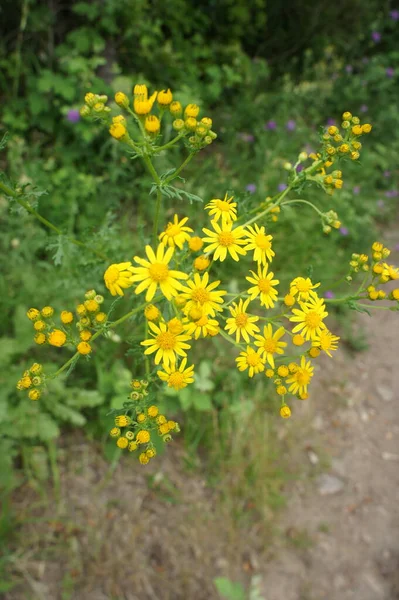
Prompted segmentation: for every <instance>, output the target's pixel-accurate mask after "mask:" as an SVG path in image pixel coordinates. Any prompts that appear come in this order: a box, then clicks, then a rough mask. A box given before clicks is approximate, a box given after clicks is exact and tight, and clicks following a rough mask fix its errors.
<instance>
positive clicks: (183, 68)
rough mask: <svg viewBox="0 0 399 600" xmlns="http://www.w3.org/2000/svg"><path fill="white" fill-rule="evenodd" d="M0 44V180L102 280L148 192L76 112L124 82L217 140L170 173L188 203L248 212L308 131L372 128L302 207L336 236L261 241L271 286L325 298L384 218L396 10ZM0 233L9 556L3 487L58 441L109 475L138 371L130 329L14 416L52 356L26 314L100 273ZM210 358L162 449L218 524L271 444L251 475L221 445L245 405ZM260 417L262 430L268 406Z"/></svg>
mask: <svg viewBox="0 0 399 600" xmlns="http://www.w3.org/2000/svg"><path fill="white" fill-rule="evenodd" d="M0 32H1V35H0V91H1V103H0V139H1V137H2V136H3V135H4V134H8V139H7V145H6V147H5V148H4V149H3V150H2V152H1V153H0V171H1V172H2V173H3V175H1V177H2V178H3V179H4V181H8V182H11V183H13V184H18V185H24V184H28V183H29V184H32V186H34V188H31V189H32V190H33V191H32V194H34V195H35V196H36V199H37V202H38V210H39V211H40V212H41V214H42V215H43V216H44V217H46V218H47V219H49V220H50V221H52V222H54V223H55V224H56V225H57V226H58V227H60V228H61V229H62V230H63V231H64V232H65V233H66V234H73V235H74V237H77V238H78V239H82V240H88V241H90V243H91V244H93V245H95V247H96V248H99V249H106V251H107V255H108V256H109V257H110V258H111V260H112V261H113V262H120V261H121V260H128V259H129V258H130V257H131V256H132V255H133V254H134V253H135V252H136V250H137V249H138V248H140V247H142V245H143V242H144V241H146V240H148V239H149V236H150V230H151V223H152V213H151V203H149V202H148V190H149V187H150V183H151V182H150V179H149V177H148V175H147V174H146V172H145V171H144V169H143V167H142V165H141V164H140V163H139V162H138V161H135V162H133V161H130V160H129V159H128V158H127V156H126V155H125V152H124V149H123V148H122V147H121V145H118V144H117V143H116V142H115V141H114V140H112V139H111V137H110V136H109V135H108V134H107V132H106V131H104V129H103V128H102V127H101V126H100V125H98V124H93V123H88V122H85V121H83V120H82V119H81V118H80V116H79V112H78V110H79V108H80V106H81V105H82V103H83V97H84V95H85V93H87V92H88V91H93V92H95V93H106V94H108V95H109V96H110V97H112V96H113V94H114V93H115V92H116V91H119V90H122V91H125V92H126V93H131V90H132V87H133V85H134V84H135V83H147V84H148V85H149V86H150V88H151V89H154V88H160V89H162V88H167V87H170V88H171V89H172V90H173V93H174V97H175V98H176V99H178V100H180V101H181V102H182V103H187V102H195V103H197V104H199V105H200V106H201V109H202V114H206V115H209V116H211V117H212V119H213V123H214V129H215V131H217V133H218V139H217V141H216V142H215V143H214V144H213V145H212V146H211V147H210V148H209V149H208V148H207V149H206V150H204V151H203V152H201V153H200V154H199V155H198V156H197V157H196V158H195V160H193V161H192V163H191V164H190V166H189V167H188V168H187V169H186V171H185V173H184V175H185V177H186V184H185V185H186V189H187V190H188V191H190V192H192V193H195V194H197V195H198V196H200V197H201V198H202V199H203V200H205V201H209V200H210V199H211V198H213V197H223V195H224V194H225V192H226V191H229V192H231V193H232V194H234V196H235V198H236V199H237V200H238V202H239V206H240V204H241V205H244V206H245V207H248V209H250V208H252V207H253V206H255V205H256V204H257V203H259V202H261V201H263V200H264V199H265V197H266V196H268V195H270V196H272V195H274V194H275V193H276V192H277V191H278V190H279V189H283V186H284V185H285V182H286V178H287V173H286V171H285V170H284V167H283V165H284V163H285V162H287V161H291V162H295V160H296V158H297V156H298V153H299V152H301V151H303V150H305V151H307V152H311V151H314V150H316V149H317V145H318V138H319V131H320V127H321V126H324V125H326V124H327V123H328V124H333V123H335V122H337V123H339V121H340V115H341V114H342V112H343V111H345V110H349V111H351V112H352V113H353V114H356V115H358V116H359V117H360V118H361V119H362V122H370V123H372V124H373V132H372V135H370V136H368V138H367V140H365V143H364V150H363V153H362V158H361V165H360V166H359V165H357V164H346V165H345V168H344V169H343V171H344V188H343V189H342V190H341V191H339V192H337V193H336V194H335V195H334V196H333V197H329V196H326V195H324V194H323V193H322V192H321V191H318V190H310V191H309V192H308V196H307V197H308V198H311V199H312V200H313V201H314V202H315V203H316V204H317V205H318V206H320V207H321V208H322V209H323V210H329V209H333V210H336V211H337V212H338V214H339V217H340V220H341V221H342V227H341V229H340V230H339V231H334V232H333V233H332V234H331V235H330V236H329V237H326V236H325V235H324V234H323V233H322V230H321V227H320V226H319V222H318V220H317V218H316V217H317V216H316V215H315V213H313V212H310V211H309V210H307V209H306V208H305V209H303V208H302V207H299V208H296V209H295V212H294V211H286V213H285V214H284V215H283V216H282V217H281V219H280V220H279V221H278V222H277V223H274V224H273V226H272V228H271V231H270V232H271V233H272V234H273V235H274V236H275V245H274V248H275V250H276V259H275V261H274V262H273V267H274V268H273V271H275V272H276V274H278V278H279V279H280V280H281V281H282V282H287V281H288V280H289V279H290V278H292V277H293V276H295V275H298V274H305V273H306V272H307V270H309V269H311V270H312V273H313V278H314V279H315V280H317V281H318V280H320V279H321V280H322V282H323V284H322V288H321V289H322V291H323V293H325V292H326V291H327V290H328V289H329V284H332V282H333V281H334V280H336V279H339V278H340V277H342V275H344V274H345V272H346V267H345V263H346V262H347V261H348V260H349V257H350V254H351V253H352V252H354V251H356V252H361V251H365V250H366V249H367V247H368V246H369V244H370V242H371V241H373V240H374V239H375V237H376V236H378V235H379V230H381V228H384V227H387V226H389V224H390V223H391V222H392V221H393V220H394V219H396V217H397V207H398V204H397V200H398V194H399V192H398V173H399V171H398V167H397V156H398V152H399V133H398V132H399V112H398V104H397V98H398V95H399V70H398V67H397V65H398V59H399V51H398V47H399V46H398V42H399V35H398V32H399V10H398V9H397V8H396V7H395V6H394V5H393V4H392V3H390V2H381V0H368V1H367V2H364V1H360V0H353V1H352V2H350V3H348V2H345V1H339V0H337V1H335V2H330V1H320V2H318V3H317V4H315V3H314V2H313V1H310V0H305V1H304V0H301V1H299V0H287V1H286V2H279V1H277V0H269V1H268V2H267V1H266V0H254V1H252V2H248V1H246V0H245V1H244V0H213V1H212V0H209V1H203V2H200V3H197V2H192V1H191V0H170V1H169V2H163V1H158V0H153V1H149V0H108V1H107V0H105V1H103V2H100V1H96V0H94V1H92V2H75V1H72V2H67V3H62V2H58V1H57V0H48V1H46V2H45V1H40V2H33V1H29V0H25V1H23V2H20V1H12V2H11V1H10V0H3V2H2V4H1V6H0ZM179 152H180V150H179V149H177V148H176V149H175V150H174V151H173V152H172V153H171V154H168V155H167V156H165V157H161V158H158V159H157V161H158V162H157V164H158V165H159V170H160V171H162V170H166V169H167V168H168V167H171V166H175V165H176V164H179V160H180V158H181V157H180V155H179ZM181 156H183V154H182V155H181ZM180 162H181V160H180ZM4 174H6V175H4ZM175 211H176V212H178V213H179V215H183V214H187V215H188V216H190V217H191V218H192V219H193V222H194V223H195V224H196V226H197V227H198V229H197V233H199V232H200V229H199V226H200V225H201V224H202V221H203V216H202V211H201V208H200V207H199V206H198V205H196V204H195V205H184V206H183V205H181V204H175V205H170V204H169V205H167V204H166V205H165V208H164V214H163V217H164V219H166V218H167V217H170V216H171V215H173V213H174V212H175ZM0 214H1V221H0V228H1V241H0V243H1V254H0V261H1V273H2V275H1V280H0V282H1V293H0V311H1V315H2V322H1V331H0V335H1V340H0V357H1V364H2V370H1V374H0V384H1V385H0V387H1V390H0V436H1V439H0V467H1V469H0V470H1V476H0V486H1V487H2V495H1V501H2V506H3V509H4V510H3V511H2V515H3V517H2V521H1V522H0V536H2V538H4V541H5V542H6V543H8V542H9V543H10V544H11V547H12V548H15V547H18V543H19V542H20V540H18V534H17V531H18V527H14V526H13V525H12V523H13V522H14V521H13V519H14V518H15V515H14V512H13V508H12V503H11V498H12V494H15V493H16V491H18V490H19V489H20V488H21V486H23V485H29V486H31V487H33V488H34V489H35V490H39V491H40V490H42V489H44V488H45V487H46V485H47V482H48V481H49V479H51V480H52V482H53V483H54V482H57V477H58V475H57V473H58V466H57V465H58V462H57V461H58V458H59V457H58V456H57V443H56V440H57V439H58V437H59V436H60V433H61V431H63V432H65V435H68V432H69V435H76V428H82V430H83V431H84V435H85V436H86V439H94V440H100V441H101V447H102V448H103V450H104V452H105V456H106V458H107V459H108V460H110V461H111V464H115V463H116V461H117V460H118V455H117V454H116V453H115V450H114V446H113V445H111V444H109V443H108V442H107V441H106V432H107V430H108V428H109V422H110V420H109V418H108V417H107V416H106V414H107V411H108V410H109V408H110V407H117V406H118V405H119V404H118V403H120V402H121V399H124V398H125V396H126V390H127V389H128V384H129V381H130V379H131V376H132V374H133V375H137V376H141V370H140V364H139V361H138V360H137V353H136V352H135V351H134V350H133V349H132V342H133V340H134V339H135V334H134V330H135V323H134V322H131V323H130V324H129V326H128V327H127V329H126V330H125V331H124V332H123V336H122V337H123V340H121V339H120V338H118V337H115V339H113V340H111V341H109V342H108V343H103V344H101V345H99V347H98V351H97V352H96V354H95V356H94V357H93V359H92V360H91V362H90V364H87V363H86V362H83V361H81V363H79V365H78V367H77V368H76V369H75V370H74V371H73V373H72V374H71V376H70V377H69V378H68V380H65V379H64V380H57V382H56V384H54V385H53V388H52V392H51V396H50V397H48V398H47V400H43V402H42V401H41V402H40V403H37V404H33V403H31V402H30V401H29V400H27V399H26V398H24V399H21V397H20V396H19V395H18V393H17V392H16V390H15V382H16V381H17V379H18V378H19V377H20V374H21V372H22V371H23V370H24V369H25V368H26V367H27V365H28V363H30V362H33V360H37V361H38V362H45V363H46V364H48V365H49V366H50V365H51V364H52V365H54V364H61V360H62V359H60V353H59V352H58V351H57V350H56V349H50V348H47V349H46V350H43V349H40V348H38V347H34V344H33V341H32V333H31V324H30V323H29V322H28V321H27V319H26V317H25V312H26V310H27V309H28V308H29V307H30V305H34V306H38V307H42V306H44V305H48V304H50V305H52V306H54V307H55V308H56V309H60V310H61V309H73V306H74V305H75V303H76V302H77V301H79V299H80V298H81V295H82V292H84V291H85V290H87V289H91V288H95V289H96V290H97V291H98V292H99V293H102V292H104V291H105V290H104V287H103V282H102V275H103V272H104V264H103V263H102V262H101V261H99V260H98V259H97V258H96V257H95V256H91V255H87V254H85V253H81V252H78V251H76V249H75V248H74V247H73V246H71V245H70V244H68V242H67V241H66V240H65V238H64V237H57V236H54V235H52V234H51V233H49V231H48V230H47V229H45V228H44V227H43V226H42V225H41V224H40V223H39V222H38V221H35V220H34V219H33V218H31V217H30V216H28V215H27V213H26V212H24V210H23V209H20V208H19V207H17V206H15V205H9V203H8V202H7V201H6V199H5V198H4V197H2V196H0ZM398 241H399V240H398ZM229 275H230V277H231V284H230V285H231V288H232V290H233V291H234V289H235V287H237V286H238V284H239V279H240V273H239V271H238V270H237V268H236V267H235V266H234V267H231V271H229ZM128 306H129V300H124V301H123V302H122V303H121V306H120V311H121V314H122V311H124V310H125V309H127V307H128ZM337 317H338V319H341V325H342V328H343V331H342V332H341V334H342V333H343V334H344V338H345V340H346V342H347V344H348V346H350V347H352V348H353V349H361V348H362V346H363V343H364V342H363V340H361V339H359V338H354V337H353V336H352V334H351V327H350V321H348V320H347V318H346V314H345V313H343V314H341V313H340V314H338V315H337ZM216 352H217V350H216ZM215 356H216V354H215V349H214V346H213V345H212V343H209V344H208V343H205V344H204V345H203V346H202V350H201V355H200V354H198V360H199V361H200V367H199V374H200V376H199V378H198V381H197V382H196V384H195V386H196V387H195V389H194V391H193V393H192V395H191V397H190V400H188V399H187V398H185V399H184V398H183V399H182V398H179V397H176V396H174V397H173V396H170V397H168V398H167V399H166V401H167V402H168V406H169V407H170V408H169V410H170V411H172V412H173V411H175V414H176V415H177V417H178V419H179V421H181V423H182V426H183V435H182V436H181V440H180V441H179V442H177V443H178V444H180V445H181V447H182V449H184V457H185V465H186V467H187V468H189V469H198V468H201V469H205V471H206V472H207V477H209V482H210V485H212V484H213V482H215V481H217V482H218V483H220V481H221V479H223V477H222V474H224V476H225V477H226V480H227V481H229V483H228V484H226V485H227V489H228V492H226V493H229V494H233V495H236V496H237V498H238V504H237V506H239V502H240V501H241V500H242V497H245V499H246V500H251V501H253V502H254V503H255V505H256V506H258V505H259V506H263V505H264V504H265V503H266V504H267V505H268V506H271V507H272V508H275V507H276V506H278V505H279V504H280V503H281V502H282V499H281V495H280V489H281V487H282V485H283V483H284V480H285V477H286V475H287V473H286V472H285V471H284V467H282V465H281V461H280V460H279V459H277V458H276V452H275V450H274V449H273V442H272V440H275V438H274V437H273V436H274V434H273V427H274V426H273V425H272V424H270V440H271V441H270V440H269V441H270V446H267V447H266V449H265V443H264V440H263V438H262V440H263V441H262V444H263V446H262V452H263V453H265V455H264V456H263V460H267V462H268V468H267V470H266V471H263V470H262V467H261V468H259V454H257V451H255V450H254V448H255V446H256V445H253V446H251V450H250V451H248V447H247V442H246V441H245V440H244V439H242V438H241V439H240V441H237V438H236V436H235V431H236V427H237V421H240V419H241V420H242V418H243V412H242V411H244V413H245V415H246V417H245V418H250V416H251V414H253V411H255V410H257V409H258V407H259V403H260V401H261V400H262V396H264V390H262V386H257V385H254V384H252V385H249V383H248V382H246V381H244V378H243V377H241V376H239V374H238V373H237V372H236V371H232V367H231V363H232V361H231V359H229V357H227V358H226V357H222V358H220V357H219V358H218V359H217V361H216V362H215V361H214V357H215ZM227 373H228V377H227ZM227 397H228V399H229V400H228V402H227V401H226V398H227ZM244 397H245V403H243V398H244ZM268 402H269V401H268ZM266 408H267V409H270V411H271V412H272V413H273V414H274V413H275V406H274V405H273V401H272V400H270V402H269V404H268V405H267V407H266ZM262 410H264V406H263V408H262ZM267 418H268V417H267V414H266V415H265V419H267ZM271 419H272V420H274V419H275V417H274V416H272V417H271ZM263 435H264V432H259V436H261V437H262V436H263ZM215 438H217V440H218V441H217V444H216V443H215ZM237 444H238V447H237ZM260 451H261V450H260V449H259V448H258V452H260ZM243 454H246V455H247V457H248V464H245V465H244V466H243V465H240V457H241V456H242V455H243ZM277 454H278V453H277ZM112 461H113V462H112ZM128 468H129V469H131V468H134V469H138V468H139V467H138V465H137V464H136V463H134V466H129V467H128ZM232 472H235V473H236V474H237V477H236V478H234V477H233V478H231V477H229V473H230V474H231V473H232ZM229 486H230V487H229ZM257 503H258V504H257ZM237 506H236V507H235V509H234V510H236V509H237ZM237 511H238V514H239V509H237ZM233 512H234V511H233ZM13 551H14V550H13ZM7 557H8V558H7ZM8 559H9V554H7V552H5V554H4V557H3V558H2V560H1V562H0V591H8V590H12V589H13V588H14V586H15V585H18V582H15V581H14V580H13V578H12V577H11V578H10V575H9V573H8V571H7V569H8V566H9V560H8ZM2 586H3V587H2ZM72 588H73V585H72ZM72 588H71V589H72ZM10 597H11V596H10ZM17 597H25V596H23V595H22V596H15V598H17ZM26 597H28V596H26ZM67 597H72V596H68V595H65V598H67ZM63 598H64V596H63Z"/></svg>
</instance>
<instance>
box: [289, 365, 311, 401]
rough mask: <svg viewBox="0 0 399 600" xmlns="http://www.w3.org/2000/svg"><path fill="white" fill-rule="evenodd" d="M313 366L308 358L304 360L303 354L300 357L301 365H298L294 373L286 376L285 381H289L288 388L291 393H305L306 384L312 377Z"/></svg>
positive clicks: (306, 390) (306, 391)
mask: <svg viewBox="0 0 399 600" xmlns="http://www.w3.org/2000/svg"><path fill="white" fill-rule="evenodd" d="M313 371H314V367H312V363H311V362H310V360H308V361H307V360H306V358H305V357H304V356H302V357H301V365H300V366H298V368H297V370H296V371H295V373H293V374H292V375H291V376H290V377H288V378H287V383H291V385H290V387H289V388H288V389H289V391H290V392H291V393H292V394H307V393H308V385H309V383H310V380H311V379H312V377H313Z"/></svg>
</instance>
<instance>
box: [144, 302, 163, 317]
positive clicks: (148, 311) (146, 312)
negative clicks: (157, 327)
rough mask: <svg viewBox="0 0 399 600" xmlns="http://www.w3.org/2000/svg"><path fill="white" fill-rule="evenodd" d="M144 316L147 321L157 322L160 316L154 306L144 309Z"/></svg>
mask: <svg viewBox="0 0 399 600" xmlns="http://www.w3.org/2000/svg"><path fill="white" fill-rule="evenodd" d="M144 316H145V318H146V319H147V321H157V320H158V319H159V317H160V316H161V313H160V311H159V309H158V308H157V307H156V306H154V304H149V305H148V306H146V307H145V309H144Z"/></svg>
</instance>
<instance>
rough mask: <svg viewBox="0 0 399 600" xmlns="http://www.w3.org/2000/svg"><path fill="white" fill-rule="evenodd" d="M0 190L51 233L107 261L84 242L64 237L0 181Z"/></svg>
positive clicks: (67, 236)
mask: <svg viewBox="0 0 399 600" xmlns="http://www.w3.org/2000/svg"><path fill="white" fill-rule="evenodd" d="M0 190H2V191H3V192H4V193H5V195H6V196H11V197H12V198H14V200H16V201H17V202H18V204H19V205H20V206H23V208H24V209H25V210H27V211H28V212H29V213H30V214H31V215H33V216H34V217H35V218H36V219H37V220H38V221H40V222H41V223H43V225H45V226H46V227H48V228H49V229H51V230H52V231H54V232H55V233H57V234H58V235H61V236H64V237H65V239H67V240H68V241H69V242H71V244H75V246H80V247H82V248H86V249H87V250H90V252H93V253H94V254H96V255H97V256H98V257H99V258H102V259H103V260H107V256H106V255H105V254H103V253H102V252H98V250H95V249H94V248H91V247H90V246H88V245H87V244H85V243H84V242H80V241H79V240H75V238H73V237H70V236H69V235H64V233H63V232H62V231H61V229H58V227H56V226H55V225H54V224H53V223H51V222H50V221H48V220H47V219H45V218H44V217H42V215H41V214H40V213H38V212H37V211H36V210H35V209H34V208H33V207H32V206H31V205H30V204H29V202H26V201H25V200H23V199H22V198H20V197H19V195H18V194H17V192H15V191H14V190H13V189H11V188H10V187H8V186H7V185H5V184H4V183H2V182H1V181H0Z"/></svg>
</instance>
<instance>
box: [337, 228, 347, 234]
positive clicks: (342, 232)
mask: <svg viewBox="0 0 399 600" xmlns="http://www.w3.org/2000/svg"><path fill="white" fill-rule="evenodd" d="M339 232H340V234H341V235H348V234H349V229H347V228H346V227H340V228H339Z"/></svg>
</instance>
